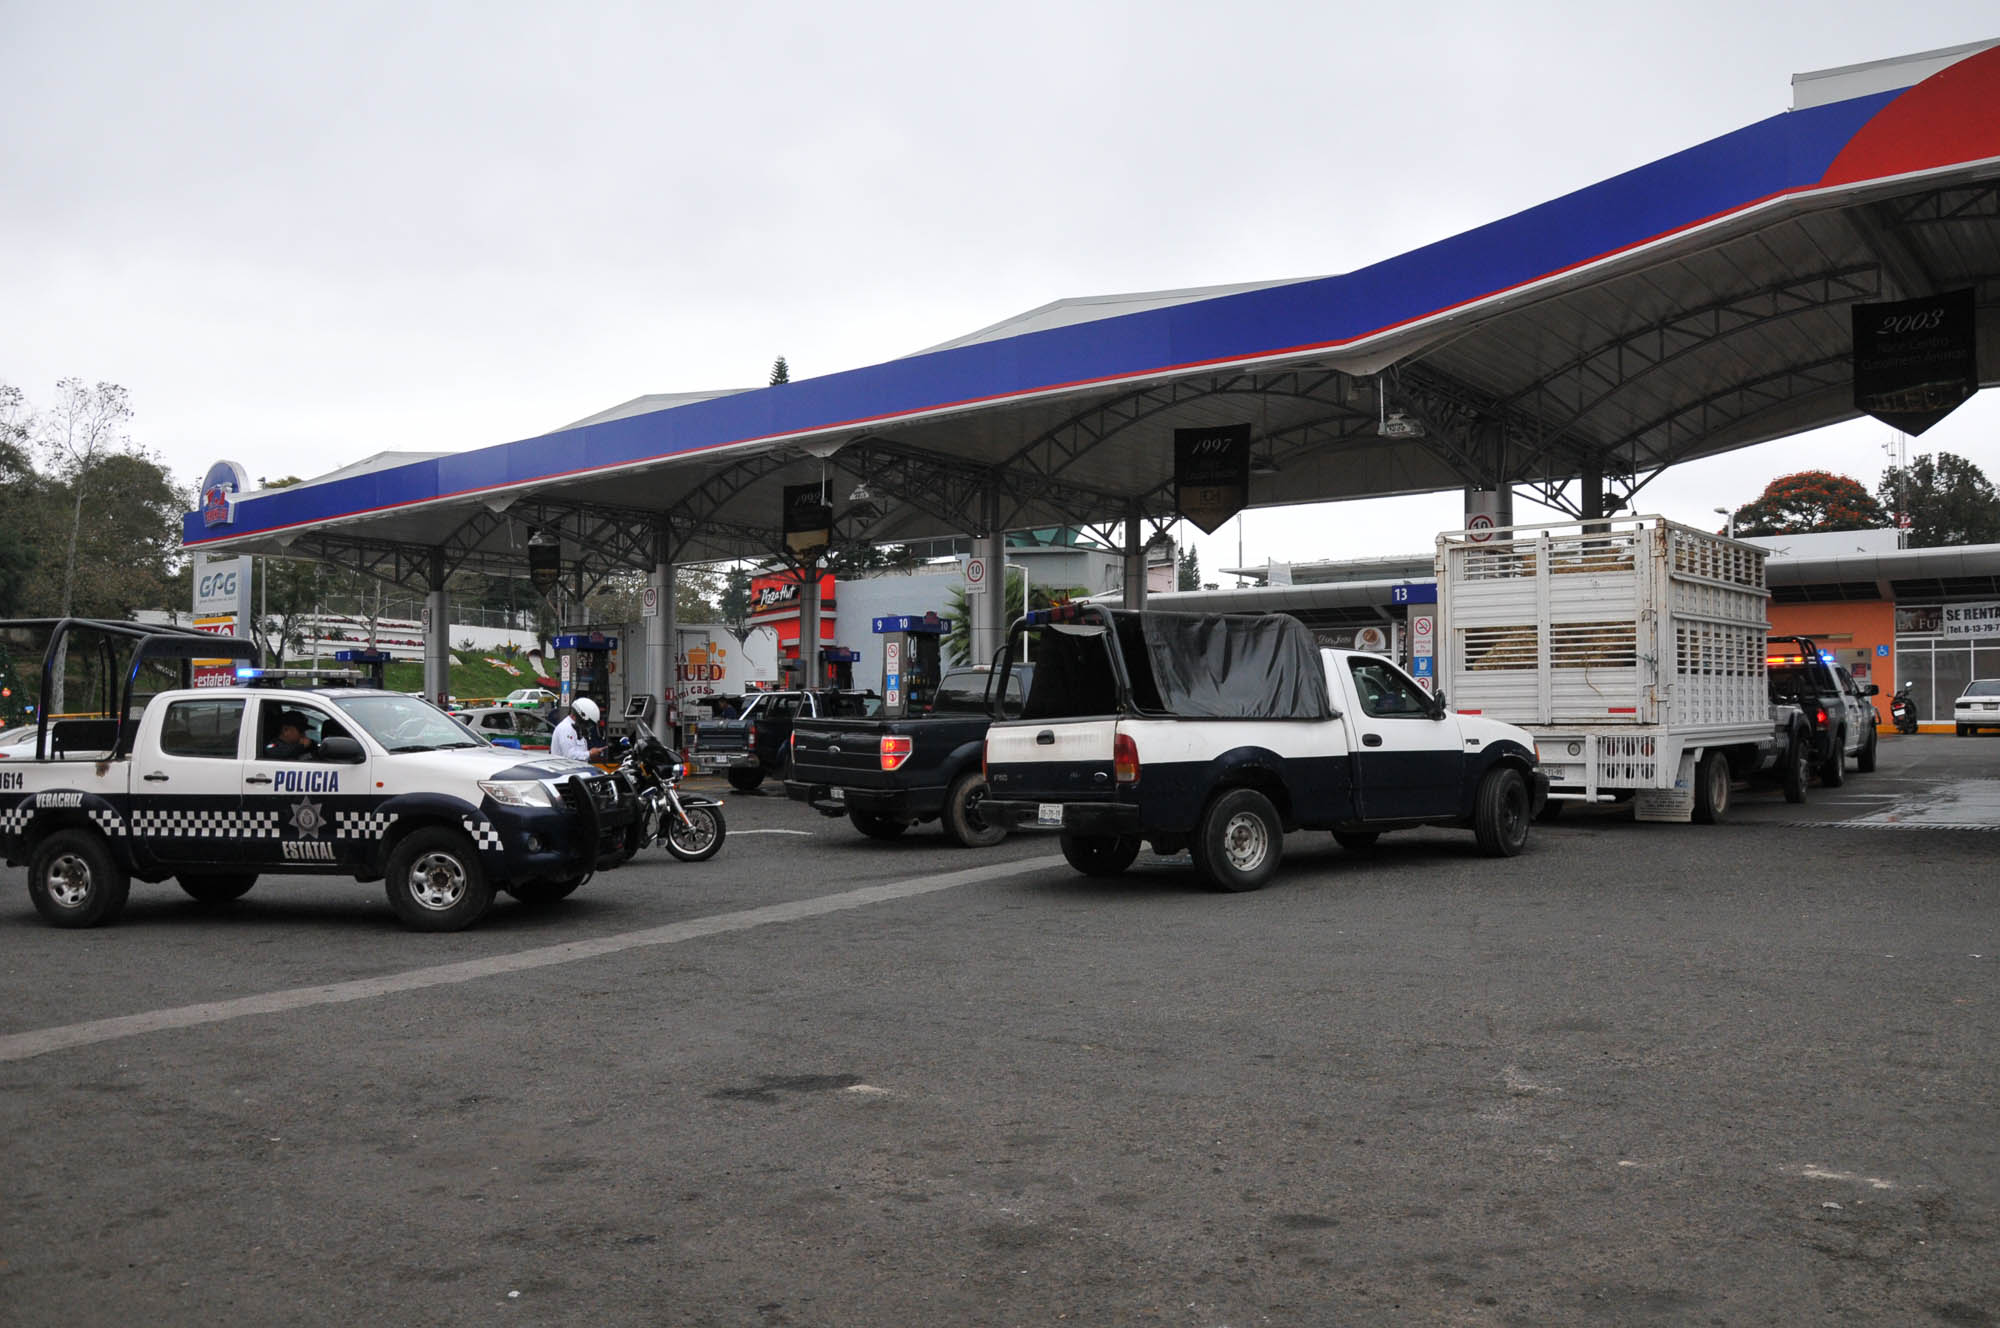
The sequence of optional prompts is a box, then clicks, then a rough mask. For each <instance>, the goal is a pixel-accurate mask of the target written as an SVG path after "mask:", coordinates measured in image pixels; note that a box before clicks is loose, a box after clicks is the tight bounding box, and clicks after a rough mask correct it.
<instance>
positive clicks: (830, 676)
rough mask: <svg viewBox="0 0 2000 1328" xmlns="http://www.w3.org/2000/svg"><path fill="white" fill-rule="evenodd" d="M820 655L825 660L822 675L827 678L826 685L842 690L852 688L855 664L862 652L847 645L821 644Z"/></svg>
mask: <svg viewBox="0 0 2000 1328" xmlns="http://www.w3.org/2000/svg"><path fill="white" fill-rule="evenodd" d="M819 657H820V659H821V660H822V661H824V667H823V668H822V670H821V675H822V676H823V677H825V678H826V685H827V686H828V687H833V688H838V689H839V690H841V691H849V690H852V688H853V687H854V666H855V664H856V663H857V662H859V660H860V659H861V652H860V651H859V650H849V649H848V648H847V647H845V646H821V647H820V651H819Z"/></svg>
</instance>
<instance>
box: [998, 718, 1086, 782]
mask: <svg viewBox="0 0 2000 1328" xmlns="http://www.w3.org/2000/svg"><path fill="white" fill-rule="evenodd" d="M1117 738H1118V721H1117V720H1115V719H1086V720H1058V721H1053V722H1045V721H1035V720H1016V721H1013V722H1011V723H1006V724H995V725H994V726H993V727H992V728H990V729H988V730H987V731H986V777H987V782H988V783H989V784H990V785H991V786H992V789H993V796H994V797H998V798H1078V797H1081V798H1107V797H1110V796H1111V792H1112V786H1111V768H1112V754H1113V748H1114V745H1115V743H1116V741H1117ZM1099 776H1101V777H1099Z"/></svg>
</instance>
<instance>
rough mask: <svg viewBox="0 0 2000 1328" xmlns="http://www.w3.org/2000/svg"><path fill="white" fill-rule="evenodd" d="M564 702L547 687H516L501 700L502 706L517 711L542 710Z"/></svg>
mask: <svg viewBox="0 0 2000 1328" xmlns="http://www.w3.org/2000/svg"><path fill="white" fill-rule="evenodd" d="M560 700H562V698H561V697H559V696H557V695H556V694H555V693H554V692H552V691H550V690H549V689H548V688H546V687H516V688H515V689H514V690H513V691H511V692H509V693H507V695H505V696H503V697H501V698H500V704H501V705H503V706H508V707H510V708H513V709H516V710H540V709H542V708H543V707H544V706H553V705H555V704H556V703H557V702H558V701H560Z"/></svg>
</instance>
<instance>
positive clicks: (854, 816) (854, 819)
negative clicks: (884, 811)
mask: <svg viewBox="0 0 2000 1328" xmlns="http://www.w3.org/2000/svg"><path fill="white" fill-rule="evenodd" d="M847 819H848V822H849V823H850V824H852V825H853V826H854V828H855V829H856V830H859V831H860V832H861V833H862V834H864V835H867V836H868V837H869V838H870V839H900V838H902V836H903V832H904V831H905V830H907V829H909V828H910V823H909V822H908V821H901V820H898V819H896V818H895V817H893V816H881V815H877V814H876V813H874V812H849V813H848V814H847Z"/></svg>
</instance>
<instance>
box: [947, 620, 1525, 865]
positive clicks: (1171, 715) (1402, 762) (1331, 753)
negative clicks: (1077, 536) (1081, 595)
mask: <svg viewBox="0 0 2000 1328" xmlns="http://www.w3.org/2000/svg"><path fill="white" fill-rule="evenodd" d="M1028 632H1032V633H1034V634H1035V636H1036V638H1037V639H1036V640H1035V641H1034V643H1033V658H1034V660H1035V675H1034V682H1033V685H1032V686H1031V687H1030V688H1029V690H1028V695H1027V699H1026V703H1025V705H1024V706H1023V709H1022V712H1021V718H1019V719H1014V720H1002V721H996V722H995V723H994V724H993V726H992V727H991V728H990V729H989V730H988V731H987V735H986V777H987V780H988V784H989V789H990V791H989V793H988V796H987V799H986V802H985V805H984V810H985V814H986V816H987V817H988V819H989V820H995V819H997V820H1000V821H1001V822H1003V823H1005V824H1008V825H1012V826H1019V827H1023V828H1029V827H1043V828H1049V829H1056V830H1060V831H1061V832H1062V846H1063V856H1064V857H1066V858H1067V859H1068V860H1069V862H1070V865H1072V866H1074V867H1075V868H1076V869H1077V870H1078V871H1081V872H1083V873H1085V874H1087V875H1091V876H1111V875H1116V874H1118V873H1119V872H1122V871H1124V870H1125V869H1126V868H1127V867H1129V866H1130V865H1131V864H1132V861H1133V859H1134V858H1136V857H1137V856H1138V852H1139V847H1140V844H1141V842H1142V841H1150V842H1151V843H1152V845H1153V848H1154V851H1155V852H1158V853H1162V854H1172V853H1178V852H1179V851H1180V850H1182V849H1183V848H1185V849H1187V850H1188V851H1189V853H1190V855H1191V856H1192V858H1193V860H1194V865H1195V869H1196V871H1197V872H1198V873H1199V874H1200V875H1201V877H1202V878H1203V880H1204V881H1205V882H1206V883H1207V884H1209V885H1210V886H1212V887H1213V888H1215V889H1219V890H1232V891H1234V890H1254V889H1256V888H1257V887H1259V886H1261V885H1263V884H1264V883H1265V882H1266V881H1267V880H1269V879H1270V877H1271V875H1272V874H1273V873H1274V872H1275V871H1276V870H1277V868H1278V864H1279V861H1280V858H1281V857H1282V855H1283V851H1284V838H1283V837H1284V834H1285V833H1286V832H1287V831H1291V830H1299V829H1307V830H1330V831H1332V832H1333V836H1334V838H1335V839H1336V840H1338V841H1339V842H1340V843H1341V844H1342V845H1343V846H1345V847H1347V848H1351V849H1355V850H1362V849H1366V848H1368V847H1371V846H1372V845H1373V844H1374V842H1375V840H1376V839H1377V838H1378V837H1379V836H1380V835H1381V834H1383V833H1384V832H1385V831H1390V830H1402V829H1409V828H1412V827H1415V826H1422V825H1442V826H1457V827H1462V828H1466V829H1470V830H1471V831H1472V832H1473V833H1474V834H1475V835H1476V836H1477V838H1478V842H1479V846H1480V848H1481V849H1483V850H1484V851H1485V852H1487V853H1489V854H1492V855H1495V856H1500V857H1507V856H1512V855H1513V854H1516V853H1519V852H1520V851H1521V849H1522V848H1523V847H1524V846H1525V845H1526V843H1527V837H1528V826H1529V822H1530V821H1531V820H1532V819H1533V818H1534V816H1535V814H1536V813H1537V812H1538V811H1539V810H1540V809H1541V806H1542V804H1543V802H1544V800H1545V799H1546V798H1547V796H1548V781H1547V779H1546V778H1545V777H1544V776H1543V774H1542V772H1541V768H1540V765H1539V763H1538V761H1537V758H1536V755H1535V748H1534V740H1533V739H1532V738H1530V737H1529V736H1528V735H1527V734H1526V733H1525V732H1523V731H1522V730H1520V729H1518V728H1515V727H1514V726H1513V725H1511V724H1502V723H1499V722H1496V721H1494V720H1490V719H1483V718H1479V717H1475V716H1466V715H1457V714H1453V713H1451V712H1450V711H1448V710H1447V709H1445V707H1444V706H1442V705H1440V704H1439V703H1438V702H1437V701H1435V700H1433V699H1432V697H1431V696H1430V695H1429V694H1428V693H1426V692H1425V691H1424V690H1423V689H1422V688H1421V687H1419V686H1418V685H1417V683H1416V681H1415V680H1414V679H1412V678H1411V677H1410V676H1409V675H1408V674H1406V673H1404V672H1403V671H1402V670H1401V669H1399V668H1397V667H1396V666H1395V665H1394V664H1392V663H1390V662H1389V661H1388V660H1386V659H1383V658H1382V657H1380V656H1379V655H1370V654H1363V653H1359V652H1356V651H1350V650H1322V649H1319V648H1317V647H1315V646H1314V645H1313V642H1312V638H1311V635H1310V634H1309V633H1308V632H1307V631H1306V629H1305V627H1304V626H1303V625H1302V624H1301V623H1299V622H1298V620H1296V619H1294V618H1289V617H1285V616H1283V615H1271V616H1268V617H1248V616H1221V617H1218V616H1198V615H1194V614H1178V613H1148V612H1128V611H1125V610H1119V609H1108V608H1104V607H1101V606H1098V605H1094V604H1085V605H1066V606H1062V607H1059V608H1055V609H1048V610H1039V611H1037V612H1035V613H1032V614H1030V615H1028V616H1027V617H1026V618H1023V619H1021V620H1020V621H1019V622H1017V623H1016V624H1015V625H1014V629H1013V632H1012V634H1011V635H1010V638H1009V642H1008V649H1007V663H1006V665H1005V667H1006V668H1008V669H1011V668H1012V666H1013V661H1014V660H1015V659H1017V658H1019V657H1020V653H1021V651H1020V646H1021V643H1022V639H1023V635H1024V633H1028ZM1004 678H1005V675H1004V674H1003V683H1002V685H1003V686H1004V685H1005V683H1004Z"/></svg>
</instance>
